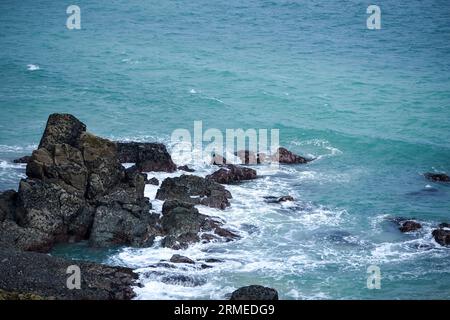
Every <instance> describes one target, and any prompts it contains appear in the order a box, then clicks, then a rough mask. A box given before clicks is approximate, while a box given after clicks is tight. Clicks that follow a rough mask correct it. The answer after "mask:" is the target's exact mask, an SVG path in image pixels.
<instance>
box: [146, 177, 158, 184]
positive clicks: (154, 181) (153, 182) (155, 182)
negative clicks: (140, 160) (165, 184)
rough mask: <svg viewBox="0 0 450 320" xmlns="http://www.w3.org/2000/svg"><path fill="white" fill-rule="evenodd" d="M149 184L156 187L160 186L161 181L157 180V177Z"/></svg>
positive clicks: (148, 182)
mask: <svg viewBox="0 0 450 320" xmlns="http://www.w3.org/2000/svg"><path fill="white" fill-rule="evenodd" d="M147 184H151V185H154V186H159V180H158V179H156V178H155V177H153V178H151V179H149V180H148V181H147Z"/></svg>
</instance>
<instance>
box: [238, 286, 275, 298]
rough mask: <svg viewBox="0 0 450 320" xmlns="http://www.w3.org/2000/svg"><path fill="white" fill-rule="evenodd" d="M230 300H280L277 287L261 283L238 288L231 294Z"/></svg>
mask: <svg viewBox="0 0 450 320" xmlns="http://www.w3.org/2000/svg"><path fill="white" fill-rule="evenodd" d="M230 300H266V301H272V300H278V292H277V291H276V290H275V289H272V288H267V287H263V286H259V285H251V286H247V287H242V288H239V289H237V290H236V291H234V292H233V293H232V294H231V298H230Z"/></svg>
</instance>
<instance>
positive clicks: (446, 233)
mask: <svg viewBox="0 0 450 320" xmlns="http://www.w3.org/2000/svg"><path fill="white" fill-rule="evenodd" d="M432 235H433V238H434V240H435V241H436V242H437V243H439V244H440V245H441V246H450V224H449V223H441V224H440V225H439V227H438V228H437V229H435V230H433V232H432Z"/></svg>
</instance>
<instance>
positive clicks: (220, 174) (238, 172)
mask: <svg viewBox="0 0 450 320" xmlns="http://www.w3.org/2000/svg"><path fill="white" fill-rule="evenodd" d="M206 179H209V180H212V181H215V182H217V183H223V184H229V183H237V182H240V181H244V180H252V179H256V170H253V169H250V168H246V167H241V166H236V165H233V164H228V165H224V166H223V167H222V168H220V169H219V170H217V171H215V172H214V173H212V174H210V175H208V176H206Z"/></svg>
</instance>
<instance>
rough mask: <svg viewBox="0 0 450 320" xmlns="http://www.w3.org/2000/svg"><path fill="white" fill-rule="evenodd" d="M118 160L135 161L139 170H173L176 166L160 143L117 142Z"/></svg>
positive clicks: (123, 161) (124, 161)
mask: <svg viewBox="0 0 450 320" xmlns="http://www.w3.org/2000/svg"><path fill="white" fill-rule="evenodd" d="M117 152H118V157H119V161H120V162H122V163H135V164H136V166H137V168H138V169H139V171H141V172H150V171H164V172H174V171H176V170H177V166H176V165H175V163H174V162H173V161H172V157H171V156H170V154H169V152H168V151H167V148H166V146H165V145H164V144H162V143H150V142H117Z"/></svg>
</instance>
